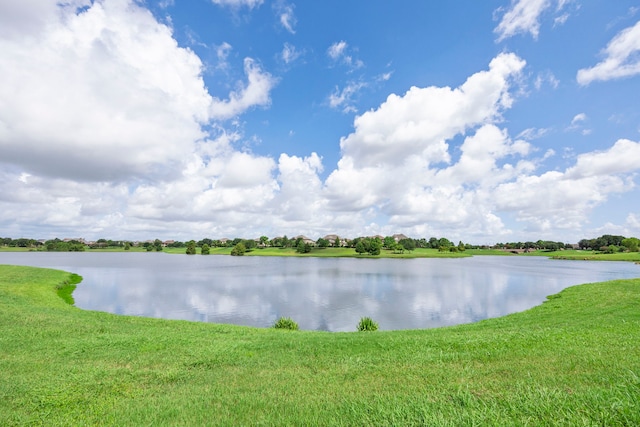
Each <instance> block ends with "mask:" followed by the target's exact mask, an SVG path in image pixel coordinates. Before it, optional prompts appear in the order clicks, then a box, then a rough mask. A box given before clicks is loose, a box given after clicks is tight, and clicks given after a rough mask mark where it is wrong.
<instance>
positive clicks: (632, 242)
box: [620, 237, 640, 252]
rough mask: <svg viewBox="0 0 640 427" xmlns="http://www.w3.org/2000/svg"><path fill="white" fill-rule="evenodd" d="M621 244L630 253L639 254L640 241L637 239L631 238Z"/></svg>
mask: <svg viewBox="0 0 640 427" xmlns="http://www.w3.org/2000/svg"><path fill="white" fill-rule="evenodd" d="M620 244H621V245H622V246H623V247H625V248H626V250H628V251H629V252H638V249H639V248H640V239H638V238H636V237H629V238H626V239H624V240H623V241H622V242H620Z"/></svg>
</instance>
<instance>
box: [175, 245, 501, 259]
mask: <svg viewBox="0 0 640 427" xmlns="http://www.w3.org/2000/svg"><path fill="white" fill-rule="evenodd" d="M232 249H233V248H211V249H210V252H209V254H210V255H230V254H231V250H232ZM164 251H165V252H167V253H173V254H184V253H185V251H186V249H185V248H164ZM468 252H469V253H467V251H465V252H448V251H447V252H440V251H438V250H437V249H423V248H418V249H415V250H413V251H404V253H396V252H394V251H391V250H386V249H383V250H382V251H381V253H380V255H369V254H358V253H357V252H356V250H355V249H354V248H312V249H311V252H308V253H306V254H301V253H298V252H297V251H296V249H295V248H276V247H266V248H255V249H252V250H250V251H248V252H246V253H245V254H244V256H286V257H322V258H324V257H327V258H344V257H349V258H461V257H469V256H472V255H474V254H476V255H479V254H482V251H481V250H478V251H475V252H474V251H468ZM496 252H499V251H496ZM500 253H501V254H504V252H502V251H500ZM196 254H197V255H200V248H197V253H196ZM507 254H508V253H507ZM487 255H489V253H487ZM490 255H493V253H491V254H490Z"/></svg>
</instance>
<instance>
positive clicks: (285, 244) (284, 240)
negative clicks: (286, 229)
mask: <svg viewBox="0 0 640 427" xmlns="http://www.w3.org/2000/svg"><path fill="white" fill-rule="evenodd" d="M280 242H281V244H282V247H283V248H286V247H288V246H289V238H288V237H287V235H286V234H285V235H284V236H282V239H281V240H280Z"/></svg>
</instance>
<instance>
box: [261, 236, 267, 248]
mask: <svg viewBox="0 0 640 427" xmlns="http://www.w3.org/2000/svg"><path fill="white" fill-rule="evenodd" d="M267 243H269V238H268V237H267V236H260V245H262V247H265V246H267Z"/></svg>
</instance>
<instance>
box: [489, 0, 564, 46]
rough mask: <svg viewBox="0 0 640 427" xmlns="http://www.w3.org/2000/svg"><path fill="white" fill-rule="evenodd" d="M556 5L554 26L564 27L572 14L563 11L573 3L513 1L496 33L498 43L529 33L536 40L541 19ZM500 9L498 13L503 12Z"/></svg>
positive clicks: (542, 0) (560, 1)
mask: <svg viewBox="0 0 640 427" xmlns="http://www.w3.org/2000/svg"><path fill="white" fill-rule="evenodd" d="M554 3H556V8H555V14H556V16H555V18H554V20H553V21H554V25H562V24H564V23H565V22H566V21H567V19H569V16H570V14H569V13H567V12H564V13H563V11H564V10H565V8H566V6H567V5H568V4H569V3H571V1H570V0H557V1H552V0H512V1H511V7H510V8H509V9H508V10H507V11H506V12H504V14H503V15H502V19H501V20H500V23H499V24H498V26H497V27H496V28H495V29H494V32H495V33H496V34H498V41H499V42H500V41H503V40H505V39H508V38H509V37H513V36H515V35H517V34H522V33H529V34H531V36H532V37H533V38H534V39H537V38H538V34H539V33H540V17H541V16H542V14H543V13H545V12H546V11H547V10H548V9H550V8H551V6H552V5H553V4H554ZM501 11H502V8H501V9H498V10H497V11H496V12H501Z"/></svg>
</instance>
